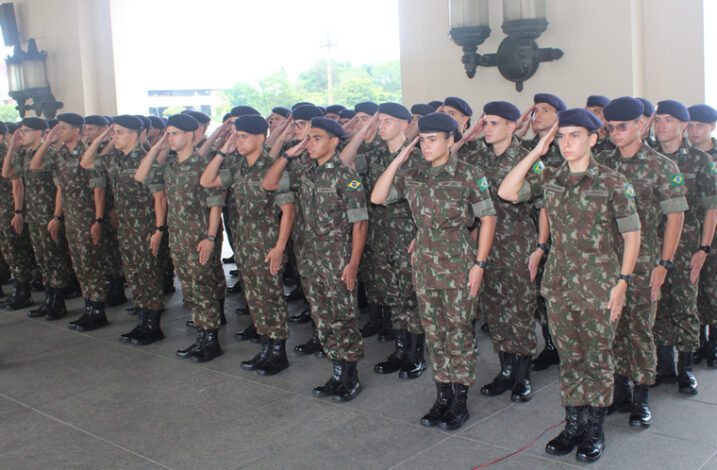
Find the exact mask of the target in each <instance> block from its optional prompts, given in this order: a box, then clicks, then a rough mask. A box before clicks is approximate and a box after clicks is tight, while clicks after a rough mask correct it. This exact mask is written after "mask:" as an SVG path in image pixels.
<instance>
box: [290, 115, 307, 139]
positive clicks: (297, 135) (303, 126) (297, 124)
mask: <svg viewBox="0 0 717 470" xmlns="http://www.w3.org/2000/svg"><path fill="white" fill-rule="evenodd" d="M310 127H311V126H309V121H304V120H303V119H299V120H298V121H294V139H296V140H304V138H305V137H306V133H307V132H308V131H309V129H310Z"/></svg>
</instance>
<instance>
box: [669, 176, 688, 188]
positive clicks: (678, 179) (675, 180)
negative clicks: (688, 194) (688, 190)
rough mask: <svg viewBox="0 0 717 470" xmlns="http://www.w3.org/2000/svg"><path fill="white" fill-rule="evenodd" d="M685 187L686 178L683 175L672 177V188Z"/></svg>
mask: <svg viewBox="0 0 717 470" xmlns="http://www.w3.org/2000/svg"><path fill="white" fill-rule="evenodd" d="M684 185H685V176H684V175H683V174H682V173H675V174H672V175H670V186H672V187H673V188H675V187H677V186H684Z"/></svg>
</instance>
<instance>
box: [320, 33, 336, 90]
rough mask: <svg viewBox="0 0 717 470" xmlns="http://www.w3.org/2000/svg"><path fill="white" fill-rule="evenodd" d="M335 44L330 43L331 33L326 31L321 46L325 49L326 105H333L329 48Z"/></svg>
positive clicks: (332, 76)
mask: <svg viewBox="0 0 717 470" xmlns="http://www.w3.org/2000/svg"><path fill="white" fill-rule="evenodd" d="M335 45H336V44H334V43H332V42H331V31H329V30H326V43H325V44H322V45H321V47H322V48H326V95H327V96H326V98H327V101H326V104H333V103H334V70H333V67H332V65H331V48H332V47H333V46H335Z"/></svg>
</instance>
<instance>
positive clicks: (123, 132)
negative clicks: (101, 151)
mask: <svg viewBox="0 0 717 470" xmlns="http://www.w3.org/2000/svg"><path fill="white" fill-rule="evenodd" d="M137 135H138V134H137V131H133V130H131V129H127V128H126V127H122V126H120V125H119V124H115V125H114V133H113V134H112V144H113V145H114V146H115V148H117V150H120V151H122V152H127V151H131V150H133V149H134V148H135V147H136V146H137Z"/></svg>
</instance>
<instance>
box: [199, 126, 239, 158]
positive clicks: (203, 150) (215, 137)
mask: <svg viewBox="0 0 717 470" xmlns="http://www.w3.org/2000/svg"><path fill="white" fill-rule="evenodd" d="M233 125H234V123H233V122H232V121H226V122H224V123H222V125H221V126H219V127H217V129H216V130H215V131H214V132H212V135H210V136H209V138H207V140H206V141H205V142H204V143H203V144H202V146H201V147H200V148H199V151H198V153H199V155H201V156H202V157H206V156H207V155H209V151H210V150H211V149H212V147H213V146H214V144H215V143H217V141H219V139H220V138H224V137H225V136H226V134H227V132H230V131H231V126H233Z"/></svg>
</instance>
